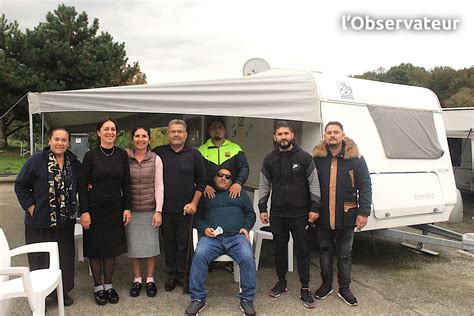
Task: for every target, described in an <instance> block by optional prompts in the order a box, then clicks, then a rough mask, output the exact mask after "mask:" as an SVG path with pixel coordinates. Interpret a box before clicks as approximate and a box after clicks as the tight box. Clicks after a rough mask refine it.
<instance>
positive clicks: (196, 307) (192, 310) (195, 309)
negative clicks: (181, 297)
mask: <svg viewBox="0 0 474 316" xmlns="http://www.w3.org/2000/svg"><path fill="white" fill-rule="evenodd" d="M205 306H206V301H205V300H192V301H191V304H189V306H188V308H186V311H185V313H186V315H196V314H197V313H199V312H200V311H202V310H203V309H204V307H205Z"/></svg>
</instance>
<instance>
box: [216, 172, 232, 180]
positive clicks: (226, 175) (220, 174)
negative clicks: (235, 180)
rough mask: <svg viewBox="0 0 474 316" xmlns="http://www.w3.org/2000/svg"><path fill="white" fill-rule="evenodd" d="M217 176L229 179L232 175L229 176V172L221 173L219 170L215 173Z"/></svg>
mask: <svg viewBox="0 0 474 316" xmlns="http://www.w3.org/2000/svg"><path fill="white" fill-rule="evenodd" d="M217 176H218V177H219V178H222V177H224V178H226V179H227V180H230V178H232V176H231V175H230V174H225V173H221V172H218V173H217Z"/></svg>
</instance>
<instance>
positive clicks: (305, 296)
mask: <svg viewBox="0 0 474 316" xmlns="http://www.w3.org/2000/svg"><path fill="white" fill-rule="evenodd" d="M300 299H301V300H302V301H303V305H304V307H306V308H314V300H313V296H312V295H311V291H310V290H309V289H308V288H302V289H301V294H300Z"/></svg>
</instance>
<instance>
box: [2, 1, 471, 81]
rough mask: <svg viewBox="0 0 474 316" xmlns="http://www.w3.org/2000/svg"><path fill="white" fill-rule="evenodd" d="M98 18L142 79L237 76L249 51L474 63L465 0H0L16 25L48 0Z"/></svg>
mask: <svg viewBox="0 0 474 316" xmlns="http://www.w3.org/2000/svg"><path fill="white" fill-rule="evenodd" d="M60 3H65V4H67V5H72V6H75V8H76V10H77V11H79V12H82V11H86V12H87V14H88V15H89V19H90V20H92V19H93V18H98V19H99V23H100V30H101V31H107V32H109V33H110V34H111V35H112V36H113V37H114V40H115V41H119V42H125V45H126V51H127V55H128V57H129V61H130V62H132V61H139V62H140V66H141V69H142V71H144V72H145V73H146V74H147V77H148V82H149V83H157V82H175V81H189V80H199V79H214V78H228V77H240V76H242V66H243V64H244V63H245V62H246V61H247V60H248V59H250V58H252V57H260V58H263V59H265V60H266V61H267V62H268V63H269V64H270V65H271V66H272V67H273V68H296V69H304V70H319V71H324V72H328V73H333V74H341V75H353V74H361V73H363V72H365V71H369V70H374V69H377V68H379V67H384V68H390V67H391V66H396V65H399V64H400V63H412V64H414V65H416V66H423V67H425V68H427V69H431V68H433V67H435V66H451V67H453V68H455V69H460V68H464V67H470V66H472V65H474V61H473V57H474V54H473V50H472V39H473V38H474V28H473V23H474V22H473V20H474V19H473V18H474V14H473V13H472V12H473V10H472V9H471V7H470V5H469V4H470V1H464V0H463V1H461V0H450V1H446V0H443V1H439V0H434V1H426V0H412V1H402V0H396V1H395V0H394V1H372V0H359V1H354V0H352V1H349V0H339V1H316V0H308V1H298V0H292V1H276V0H274V1H263V0H260V1H259V0H250V1H247V0H238V1H226V0H196V1H181V0H133V1H132V0H71V1H68V0H64V1H56V0H0V7H1V12H2V13H4V14H5V15H6V17H7V19H8V20H9V21H13V20H17V21H18V22H19V24H20V26H21V27H22V28H23V29H24V28H33V27H35V26H37V25H38V23H40V22H42V21H45V16H46V13H47V12H48V11H53V10H55V9H56V8H57V6H58V4H60ZM343 15H350V16H352V17H353V16H356V15H362V16H363V15H369V16H371V17H374V18H394V19H410V18H423V17H429V18H431V19H432V18H440V19H443V18H444V19H447V18H454V19H458V20H460V23H459V25H458V26H457V30H455V31H444V32H441V31H438V32H434V31H422V32H416V31H406V30H400V31H383V32H381V31H378V32H377V31H364V32H356V31H353V30H352V31H351V30H343V28H342V16H343Z"/></svg>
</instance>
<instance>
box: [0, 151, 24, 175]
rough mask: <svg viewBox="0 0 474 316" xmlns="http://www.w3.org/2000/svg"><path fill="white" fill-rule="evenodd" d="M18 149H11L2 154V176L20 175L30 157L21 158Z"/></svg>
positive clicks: (0, 168)
mask: <svg viewBox="0 0 474 316" xmlns="http://www.w3.org/2000/svg"><path fill="white" fill-rule="evenodd" d="M19 153H20V150H19V149H18V148H9V149H7V150H6V151H4V152H0V174H18V173H19V172H20V170H21V167H23V164H24V163H25V161H26V159H28V157H29V155H25V156H23V157H20V156H19Z"/></svg>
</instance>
